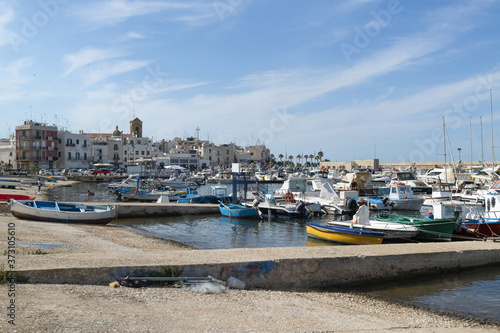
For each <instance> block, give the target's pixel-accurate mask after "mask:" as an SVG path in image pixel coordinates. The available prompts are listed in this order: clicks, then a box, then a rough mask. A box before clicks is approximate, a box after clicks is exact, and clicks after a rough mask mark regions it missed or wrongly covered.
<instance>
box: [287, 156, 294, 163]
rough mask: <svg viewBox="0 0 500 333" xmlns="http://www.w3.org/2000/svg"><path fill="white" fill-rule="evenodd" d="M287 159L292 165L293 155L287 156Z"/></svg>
mask: <svg viewBox="0 0 500 333" xmlns="http://www.w3.org/2000/svg"><path fill="white" fill-rule="evenodd" d="M288 159H289V160H290V165H293V155H290V156H288Z"/></svg>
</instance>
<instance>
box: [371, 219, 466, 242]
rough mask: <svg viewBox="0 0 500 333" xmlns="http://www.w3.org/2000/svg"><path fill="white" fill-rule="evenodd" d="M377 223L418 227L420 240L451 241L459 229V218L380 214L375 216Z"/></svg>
mask: <svg viewBox="0 0 500 333" xmlns="http://www.w3.org/2000/svg"><path fill="white" fill-rule="evenodd" d="M375 220H376V221H380V222H387V223H400V224H405V225H409V226H413V227H416V228H417V229H419V230H420V232H419V233H418V234H417V235H416V236H415V238H416V239H420V240H431V241H451V239H452V234H453V231H454V230H455V228H456V227H457V220H458V216H455V217H453V218H437V219H434V218H419V217H411V216H400V215H393V214H388V213H380V214H378V215H376V216H375Z"/></svg>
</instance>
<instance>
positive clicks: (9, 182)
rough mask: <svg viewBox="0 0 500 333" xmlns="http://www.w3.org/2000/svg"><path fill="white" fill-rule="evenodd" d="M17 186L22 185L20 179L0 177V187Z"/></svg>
mask: <svg viewBox="0 0 500 333" xmlns="http://www.w3.org/2000/svg"><path fill="white" fill-rule="evenodd" d="M16 186H21V181H20V180H17V179H9V178H0V187H7V188H15V187H16Z"/></svg>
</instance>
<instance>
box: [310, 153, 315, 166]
mask: <svg viewBox="0 0 500 333" xmlns="http://www.w3.org/2000/svg"><path fill="white" fill-rule="evenodd" d="M313 158H314V155H313V154H309V159H310V160H311V165H312V161H313Z"/></svg>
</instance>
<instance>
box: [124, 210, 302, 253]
mask: <svg viewBox="0 0 500 333" xmlns="http://www.w3.org/2000/svg"><path fill="white" fill-rule="evenodd" d="M114 223H115V224H118V225H122V226H125V227H127V228H130V229H133V230H135V231H138V232H141V233H144V234H146V235H150V236H154V237H159V238H166V239H171V240H173V241H176V242H180V243H183V244H186V245H189V246H192V247H195V248H199V249H230V248H259V247H293V246H305V245H306V239H307V235H306V231H305V221H296V220H283V221H279V222H269V221H262V220H260V219H237V218H228V217H223V216H220V215H203V216H176V217H158V218H148V219H124V220H117V221H115V222H114Z"/></svg>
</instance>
